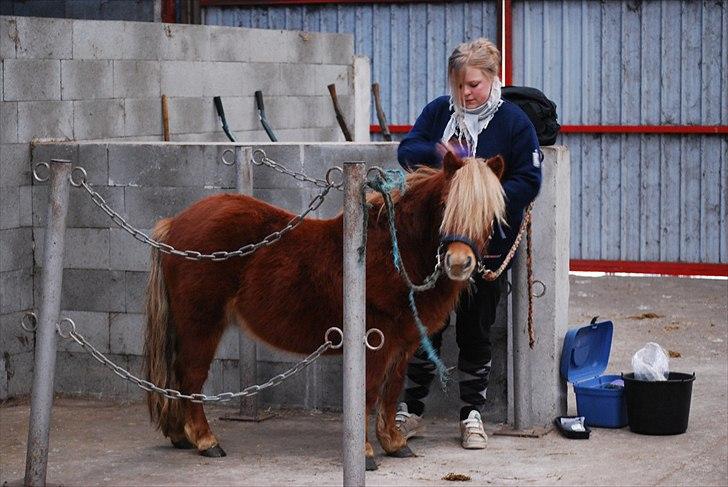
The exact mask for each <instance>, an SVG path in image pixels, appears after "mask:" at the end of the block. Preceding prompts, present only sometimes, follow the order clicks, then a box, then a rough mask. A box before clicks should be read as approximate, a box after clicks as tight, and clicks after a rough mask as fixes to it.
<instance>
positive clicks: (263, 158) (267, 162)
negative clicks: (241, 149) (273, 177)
mask: <svg viewBox="0 0 728 487" xmlns="http://www.w3.org/2000/svg"><path fill="white" fill-rule="evenodd" d="M256 156H259V159H256ZM252 162H253V164H255V165H256V166H267V167H269V168H271V169H273V170H275V171H277V172H279V173H281V174H285V175H287V176H291V177H292V178H293V179H296V180H298V181H303V182H307V183H312V184H315V185H316V186H318V187H319V188H326V187H329V186H332V187H333V188H334V189H336V190H338V191H343V190H344V181H343V174H344V172H343V171H342V170H341V168H340V167H338V166H335V167H332V168H331V169H329V171H327V172H326V179H319V178H312V177H310V176H307V175H306V174H304V173H301V172H296V171H291V170H290V169H287V168H286V167H285V166H283V165H281V164H279V163H277V162H276V161H274V160H273V159H271V158H269V157H268V156H267V155H266V153H265V151H264V150H263V149H255V150H254V151H253V161H252ZM334 169H336V170H337V171H336V172H339V173H340V174H341V176H342V181H341V182H340V183H333V182H331V180H330V177H331V173H332V170H334Z"/></svg>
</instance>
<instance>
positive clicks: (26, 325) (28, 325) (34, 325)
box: [20, 311, 38, 333]
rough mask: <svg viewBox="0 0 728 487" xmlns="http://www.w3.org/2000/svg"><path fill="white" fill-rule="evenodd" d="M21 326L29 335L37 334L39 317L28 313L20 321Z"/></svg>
mask: <svg viewBox="0 0 728 487" xmlns="http://www.w3.org/2000/svg"><path fill="white" fill-rule="evenodd" d="M29 320H30V321H29ZM20 326H21V327H22V328H23V330H25V331H27V332H28V333H35V330H37V329H38V317H37V316H35V313H33V312H32V311H28V312H27V313H25V314H24V315H23V317H22V318H21V319H20Z"/></svg>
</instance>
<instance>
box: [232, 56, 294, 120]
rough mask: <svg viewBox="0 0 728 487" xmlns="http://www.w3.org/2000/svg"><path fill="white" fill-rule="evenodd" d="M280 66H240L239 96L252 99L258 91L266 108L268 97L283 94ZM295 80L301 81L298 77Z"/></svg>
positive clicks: (275, 64)
mask: <svg viewBox="0 0 728 487" xmlns="http://www.w3.org/2000/svg"><path fill="white" fill-rule="evenodd" d="M282 66H285V65H282V64H278V63H244V64H241V65H240V67H241V71H242V73H241V75H240V78H239V79H238V84H239V85H240V89H241V92H240V95H241V96H245V97H252V96H255V92H256V91H259V90H260V91H262V92H263V102H264V105H265V107H266V108H267V106H268V105H267V103H268V101H269V100H270V99H271V98H270V97H274V96H278V95H282V94H283V93H284V92H285V88H284V86H285V85H284V81H282V80H281V69H282ZM299 76H300V75H299ZM297 79H298V81H302V80H301V78H300V77H299V78H297ZM253 100H254V99H253ZM253 103H255V102H253ZM253 107H255V104H253ZM256 118H257V117H256Z"/></svg>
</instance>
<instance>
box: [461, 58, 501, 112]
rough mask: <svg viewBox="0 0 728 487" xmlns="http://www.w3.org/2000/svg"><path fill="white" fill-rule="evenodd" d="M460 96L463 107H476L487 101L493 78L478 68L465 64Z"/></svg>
mask: <svg viewBox="0 0 728 487" xmlns="http://www.w3.org/2000/svg"><path fill="white" fill-rule="evenodd" d="M461 82H462V84H460V97H461V100H463V103H464V104H465V105H464V106H465V108H476V107H479V106H481V105H482V104H483V103H485V102H486V101H488V98H489V97H490V89H491V87H492V86H493V80H492V79H491V78H490V77H489V76H486V74H485V73H483V71H481V70H480V69H478V68H473V67H471V66H466V67H465V70H464V72H463V74H462V78H461Z"/></svg>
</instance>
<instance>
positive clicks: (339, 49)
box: [290, 31, 354, 64]
mask: <svg viewBox="0 0 728 487" xmlns="http://www.w3.org/2000/svg"><path fill="white" fill-rule="evenodd" d="M290 32H291V33H295V35H296V36H297V37H298V39H295V44H294V46H291V47H292V48H293V51H294V53H295V59H296V61H294V62H300V63H312V64H351V62H352V58H353V57H354V36H353V34H334V33H322V32H293V31H290Z"/></svg>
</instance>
